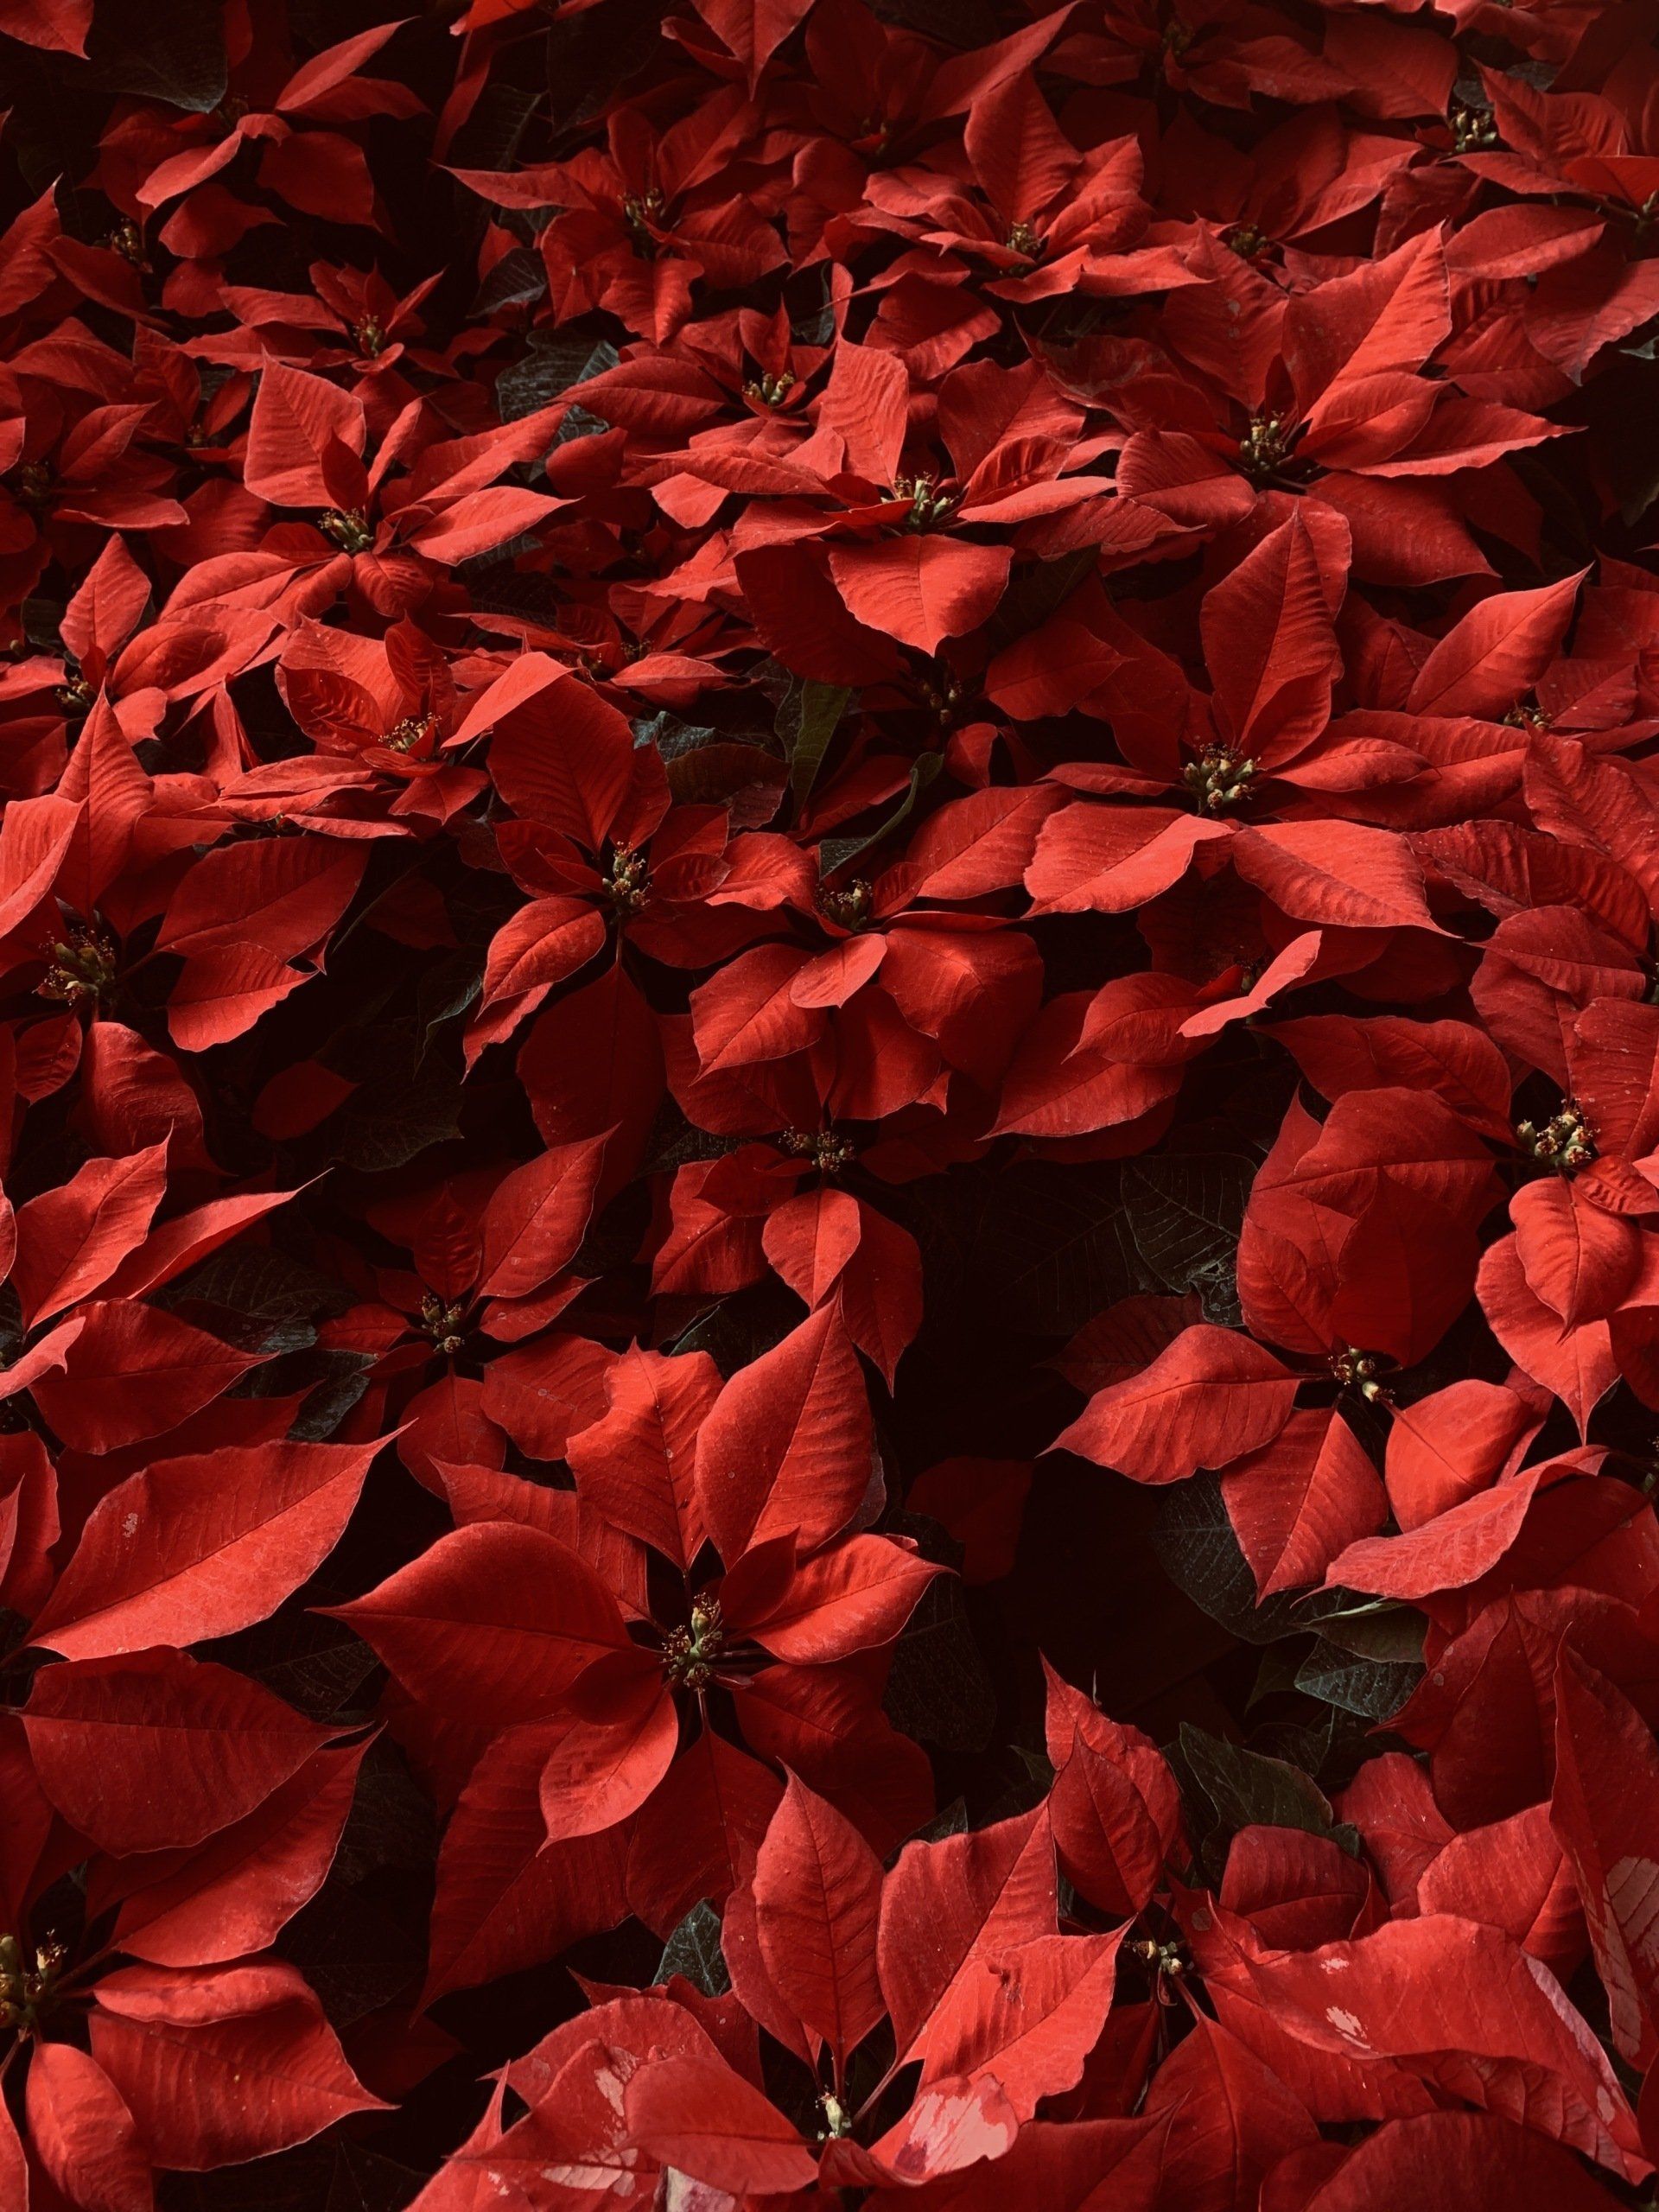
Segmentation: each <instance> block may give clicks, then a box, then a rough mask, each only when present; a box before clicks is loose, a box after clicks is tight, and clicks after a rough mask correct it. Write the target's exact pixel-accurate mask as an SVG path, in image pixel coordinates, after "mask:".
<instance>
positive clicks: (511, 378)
mask: <svg viewBox="0 0 1659 2212" xmlns="http://www.w3.org/2000/svg"><path fill="white" fill-rule="evenodd" d="M618 358H619V357H618V354H617V351H616V348H615V346H613V345H612V344H611V343H610V341H609V340H608V339H604V338H601V339H600V340H598V341H597V342H595V340H594V339H593V338H591V337H583V336H582V334H581V333H580V332H572V331H568V330H565V331H547V330H538V331H537V333H536V334H535V336H534V337H533V338H532V339H531V341H530V345H529V346H528V347H527V348H526V350H525V352H524V356H523V358H522V359H519V360H517V361H515V362H514V363H513V364H512V366H511V367H510V368H505V369H503V370H502V372H501V373H500V375H499V377H497V378H496V380H495V404H496V405H497V407H498V408H499V410H500V411H501V419H502V421H503V422H504V423H516V422H518V420H519V419H520V418H521V417H522V416H525V415H533V414H534V413H535V412H536V410H537V408H538V407H545V406H546V405H547V404H549V402H550V401H551V400H555V399H556V398H557V397H558V396H559V394H560V393H561V392H562V391H569V389H570V387H571V385H573V384H582V383H583V382H585V380H586V379H587V378H588V377H597V376H602V375H603V374H604V372H605V371H606V370H607V369H613V368H614V367H615V366H616V364H617V360H618ZM572 416H584V417H585V421H584V423H577V425H576V426H575V429H572V427H571V420H572ZM603 428H604V424H603V423H601V422H600V420H599V418H598V416H594V415H588V414H586V410H584V409H582V408H580V407H575V408H573V409H572V410H571V411H570V415H568V416H566V417H565V419H564V421H563V423H561V425H560V426H559V435H558V437H557V439H556V441H555V443H556V444H563V442H565V440H566V439H567V438H570V437H577V436H581V435H584V431H585V430H587V431H591V430H594V429H603Z"/></svg>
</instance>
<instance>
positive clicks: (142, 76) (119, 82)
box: [86, 0, 229, 115]
mask: <svg viewBox="0 0 1659 2212" xmlns="http://www.w3.org/2000/svg"><path fill="white" fill-rule="evenodd" d="M219 14H220V11H219V6H218V4H217V0H166V5H165V6H157V5H156V0H99V7H98V9H97V10H96V11H95V13H94V15H93V18H92V35H91V37H90V38H89V39H88V40H87V42H86V58H87V60H89V61H90V62H91V63H92V69H93V72H94V73H95V74H96V76H97V78H98V80H99V84H100V85H101V86H103V88H104V89H105V92H126V93H129V94H130V95H131V97H132V98H133V99H144V100H163V101H165V102H166V104H167V105H168V107H177V108H183V109H184V110H185V111H187V112H188V113H189V114H192V115H207V114H208V113H209V112H210V111H212V110H213V109H214V108H216V107H217V106H218V105H219V102H220V101H221V100H222V99H224V97H225V92H226V85H227V83H228V81H229V80H228V78H227V75H226V66H225V34H224V30H223V28H222V26H221V23H220V21H219Z"/></svg>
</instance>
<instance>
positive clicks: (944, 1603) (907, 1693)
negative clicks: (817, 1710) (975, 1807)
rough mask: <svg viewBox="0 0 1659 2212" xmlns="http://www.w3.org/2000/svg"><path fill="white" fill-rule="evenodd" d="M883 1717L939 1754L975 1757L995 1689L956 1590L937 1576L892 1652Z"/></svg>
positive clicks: (985, 1735)
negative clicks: (962, 1753) (935, 1747)
mask: <svg viewBox="0 0 1659 2212" xmlns="http://www.w3.org/2000/svg"><path fill="white" fill-rule="evenodd" d="M883 1710H884V1711H885V1712H886V1713H887V1718H888V1719H889V1720H891V1721H892V1723H893V1726H894V1727H895V1728H897V1729H898V1730H899V1732H900V1733H901V1734H903V1735H906V1736H915V1737H919V1738H920V1739H921V1740H922V1741H923V1742H924V1743H927V1744H936V1745H938V1747H939V1749H940V1750H941V1751H983V1750H984V1749H985V1747H986V1745H988V1743H989V1742H990V1740H991V1735H992V1732H993V1731H994V1729H995V1726H996V1689H995V1685H994V1684H993V1682H992V1681H991V1678H990V1675H989V1674H988V1671H987V1669H986V1666H985V1662H984V1660H983V1658H982V1656H981V1655H980V1649H979V1646H978V1644H977V1643H976V1642H975V1640H974V1631H973V1627H972V1624H970V1623H969V1618H968V1606H967V1602H966V1600H965V1599H964V1598H963V1589H962V1585H961V1583H960V1582H958V1581H957V1579H956V1577H955V1576H954V1575H947V1574H941V1575H937V1576H936V1577H935V1578H934V1580H932V1581H931V1583H929V1585H928V1586H927V1588H926V1589H925V1591H924V1592H922V1598H921V1602H920V1604H919V1605H918V1606H917V1608H916V1610H915V1611H914V1612H913V1613H912V1615H911V1617H910V1619H909V1621H908V1622H907V1623H906V1627H905V1631H904V1634H903V1635H902V1636H901V1637H899V1641H898V1643H896V1644H895V1645H894V1646H893V1665H892V1668H891V1669H890V1670H889V1672H888V1675H887V1695H886V1697H885V1698H884V1700H883Z"/></svg>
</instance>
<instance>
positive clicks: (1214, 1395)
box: [1051, 1321, 1297, 1483]
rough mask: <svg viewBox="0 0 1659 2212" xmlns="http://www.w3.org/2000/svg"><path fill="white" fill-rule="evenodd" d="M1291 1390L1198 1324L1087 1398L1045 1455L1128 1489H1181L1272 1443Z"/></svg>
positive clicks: (1283, 1373) (1259, 1354)
mask: <svg viewBox="0 0 1659 2212" xmlns="http://www.w3.org/2000/svg"><path fill="white" fill-rule="evenodd" d="M1296 1387H1297V1378H1296V1376H1294V1375H1293V1374H1292V1373H1291V1371H1290V1370H1289V1369H1288V1368H1287V1367H1284V1366H1281V1363H1280V1362H1279V1361H1278V1360H1276V1359H1275V1358H1274V1356H1273V1354H1272V1353H1271V1352H1270V1351H1263V1349H1262V1346H1261V1345H1260V1344H1252V1343H1251V1342H1250V1339H1249V1338H1248V1337H1241V1336H1238V1335H1236V1334H1235V1333H1234V1332H1233V1331H1231V1330H1230V1329H1218V1328H1216V1327H1213V1326H1212V1325H1211V1324H1210V1323H1209V1322H1202V1321H1201V1322H1199V1323H1198V1324H1197V1325H1195V1326H1194V1327H1192V1328H1190V1329H1184V1330H1183V1331H1182V1332H1181V1334H1180V1335H1179V1337H1177V1338H1176V1339H1175V1341H1174V1343H1173V1344H1171V1345H1169V1346H1168V1348H1167V1349H1166V1351H1161V1352H1160V1353H1159V1355H1158V1357H1157V1358H1156V1359H1154V1361H1153V1363H1152V1364H1151V1365H1150V1366H1149V1367H1147V1368H1146V1369H1145V1370H1143V1371H1142V1372H1141V1374H1139V1375H1136V1376H1131V1377H1130V1378H1129V1379H1128V1381H1126V1382H1122V1383H1111V1384H1109V1386H1108V1387H1107V1388H1106V1389H1104V1390H1098V1391H1096V1394H1095V1395H1094V1396H1093V1397H1092V1398H1091V1399H1090V1402H1089V1404H1088V1407H1087V1408H1086V1410H1085V1411H1084V1413H1083V1414H1080V1415H1079V1416H1078V1418H1077V1420H1076V1421H1073V1422H1072V1424H1071V1427H1070V1428H1067V1429H1063V1430H1062V1431H1061V1433H1060V1434H1059V1435H1058V1436H1057V1437H1056V1438H1055V1440H1054V1442H1053V1445H1052V1446H1051V1449H1052V1450H1054V1451H1056V1452H1080V1453H1081V1454H1082V1456H1083V1457H1084V1459H1092V1460H1093V1461H1094V1462H1095V1464H1096V1465H1097V1466H1102V1467H1113V1468H1116V1470H1117V1471H1118V1472H1119V1473H1121V1474H1125V1475H1128V1476H1130V1477H1131V1478H1133V1479H1134V1480H1135V1481H1136V1482H1141V1483H1174V1482H1183V1481H1185V1478H1187V1476H1189V1475H1191V1474H1193V1473H1195V1472H1196V1471H1198V1468H1200V1467H1224V1466H1227V1465H1229V1464H1230V1462H1231V1461H1233V1460H1235V1459H1243V1456H1244V1454H1245V1453H1246V1452H1255V1451H1258V1450H1259V1449H1260V1448H1261V1447H1262V1446H1263V1445H1264V1444H1268V1443H1271V1442H1272V1440H1273V1439H1274V1437H1275V1436H1277V1435H1278V1433H1279V1432H1280V1430H1281V1428H1283V1427H1284V1426H1285V1423H1286V1421H1287V1420H1288V1419H1289V1418H1290V1410H1291V1408H1292V1406H1293V1405H1294V1402H1295V1398H1296Z"/></svg>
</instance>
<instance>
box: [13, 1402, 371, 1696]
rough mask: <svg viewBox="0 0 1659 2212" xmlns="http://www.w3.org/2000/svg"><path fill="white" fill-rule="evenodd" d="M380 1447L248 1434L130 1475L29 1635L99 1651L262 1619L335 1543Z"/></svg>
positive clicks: (65, 1650) (107, 1501)
mask: <svg viewBox="0 0 1659 2212" xmlns="http://www.w3.org/2000/svg"><path fill="white" fill-rule="evenodd" d="M379 1449H380V1446H379V1444H378V1442H377V1443H372V1444H367V1445H335V1444H260V1445H251V1446H247V1447H246V1448H245V1449H244V1450H240V1451H238V1450H235V1449H232V1450H230V1451H220V1452H210V1453H202V1454H199V1455H197V1456H194V1457H192V1458H189V1459H167V1460H162V1461H160V1462H159V1463H158V1464H157V1465H154V1466H152V1467H149V1468H146V1469H145V1470H144V1471H143V1473H141V1474H137V1475H132V1476H130V1477H129V1478H128V1479H127V1480H126V1481H125V1482H124V1483H118V1484H117V1485H116V1486H115V1488H114V1489H113V1490H112V1491H110V1492H109V1493H108V1495H107V1496H105V1497H103V1498H101V1499H100V1500H99V1503H98V1504H97V1505H96V1506H95V1507H94V1508H93V1509H92V1513H91V1515H90V1516H88V1518H87V1522H86V1528H85V1529H83V1531H82V1533H81V1538H80V1542H79V1545H78V1547H77V1548H76V1550H75V1554H74V1556H73V1559H71V1560H70V1561H69V1563H68V1565H67V1567H65V1569H64V1571H63V1573H62V1575H61V1576H60V1579H59V1581H58V1586H57V1588H56V1590H55V1591H54V1592H53V1595H52V1597H51V1599H50V1600H49V1601H48V1604H47V1605H46V1608H45V1610H44V1611H42V1612H41V1615H40V1617H39V1618H38V1619H37V1620H36V1621H35V1626H34V1630H33V1635H34V1637H35V1641H36V1642H38V1643H44V1644H46V1645H47V1646H48V1648H49V1649H52V1650H54V1651H58V1652H61V1653H62V1655H63V1656H64V1657H65V1658H67V1659H98V1658H103V1657H105V1656H110V1655H112V1654H115V1653H118V1652H124V1651H140V1650H143V1649H145V1648H146V1647H147V1646H149V1645H150V1644H154V1643H161V1642H162V1641H164V1640H170V1641H172V1642H174V1643H200V1642H202V1641H203V1640H204V1639H206V1638H207V1637H215V1636H229V1635H232V1634H233V1633H234V1632H235V1630H238V1629H241V1628H246V1627H248V1626H249V1625H250V1624H251V1623H253V1622H254V1621H259V1620H264V1619H266V1618H268V1617H269V1616H270V1614H272V1613H274V1612H275V1611H276V1610H277V1606H278V1605H281V1604H282V1602H283V1599H285V1598H286V1597H288V1596H289V1594H290V1593H291V1592H294V1591H295V1590H297V1589H298V1588H299V1586H300V1585H301V1583H302V1582H303V1581H304V1580H306V1578H307V1577H308V1575H309V1574H311V1573H312V1572H313V1571H314V1570H315V1568H316V1567H319V1566H320V1565H321V1562H322V1561H323V1560H325V1559H326V1558H327V1555H328V1554H329V1553H330V1552H331V1551H332V1550H333V1549H334V1546H335V1544H336V1543H338V1541H340V1535H341V1532H342V1531H343V1530H344V1529H345V1526H346V1522H347V1520H348V1519H349V1518H350V1517H351V1513H352V1509H353V1506H354V1505H355V1504H356V1503H357V1500H358V1496H359V1492H360V1491H361V1490H362V1488H363V1483H364V1479H365V1476H366V1475H367V1473H368V1471H369V1466H370V1464H371V1463H372V1460H373V1459H374V1457H375V1454H376V1453H377V1452H378V1451H379Z"/></svg>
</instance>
